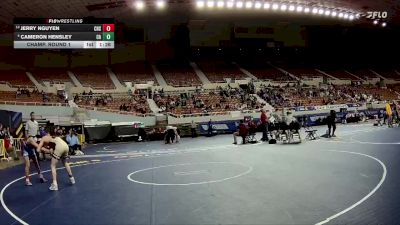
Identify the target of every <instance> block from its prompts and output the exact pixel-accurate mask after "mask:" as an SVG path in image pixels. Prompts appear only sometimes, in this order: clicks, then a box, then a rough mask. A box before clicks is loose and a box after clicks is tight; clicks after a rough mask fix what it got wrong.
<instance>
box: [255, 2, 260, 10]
mask: <svg viewBox="0 0 400 225" xmlns="http://www.w3.org/2000/svg"><path fill="white" fill-rule="evenodd" d="M261 6H262V5H261V2H256V3H254V8H256V9H261Z"/></svg>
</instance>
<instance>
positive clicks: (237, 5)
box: [236, 1, 243, 9]
mask: <svg viewBox="0 0 400 225" xmlns="http://www.w3.org/2000/svg"><path fill="white" fill-rule="evenodd" d="M236 8H239V9H240V8H243V2H242V1H238V2H236Z"/></svg>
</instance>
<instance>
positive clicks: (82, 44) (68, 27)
mask: <svg viewBox="0 0 400 225" xmlns="http://www.w3.org/2000/svg"><path fill="white" fill-rule="evenodd" d="M114 31H115V24H114V19H113V18H83V19H68V18H65V19H60V18H15V19H14V48H15V49H113V48H114V37H115V36H114Z"/></svg>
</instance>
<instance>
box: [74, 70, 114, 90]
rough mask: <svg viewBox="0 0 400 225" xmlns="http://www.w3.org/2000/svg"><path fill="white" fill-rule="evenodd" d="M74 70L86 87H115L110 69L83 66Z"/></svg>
mask: <svg viewBox="0 0 400 225" xmlns="http://www.w3.org/2000/svg"><path fill="white" fill-rule="evenodd" d="M72 72H73V73H74V74H75V76H76V77H77V78H78V80H79V81H80V82H81V84H82V85H83V86H84V87H91V88H93V89H114V88H115V86H114V84H113V83H112V81H111V79H110V77H109V75H108V71H107V70H106V68H104V67H82V68H76V69H73V70H72Z"/></svg>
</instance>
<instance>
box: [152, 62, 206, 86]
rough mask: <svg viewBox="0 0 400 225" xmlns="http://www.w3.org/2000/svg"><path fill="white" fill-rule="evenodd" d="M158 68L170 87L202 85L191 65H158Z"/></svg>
mask: <svg viewBox="0 0 400 225" xmlns="http://www.w3.org/2000/svg"><path fill="white" fill-rule="evenodd" d="M157 68H158V69H159V71H160V73H161V75H162V76H163V77H164V79H165V81H166V82H167V84H168V85H171V86H174V87H190V86H201V85H202V82H201V81H200V79H199V77H198V76H197V74H196V73H195V72H194V70H193V68H192V67H191V66H190V65H189V64H180V65H169V64H160V65H157Z"/></svg>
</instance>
